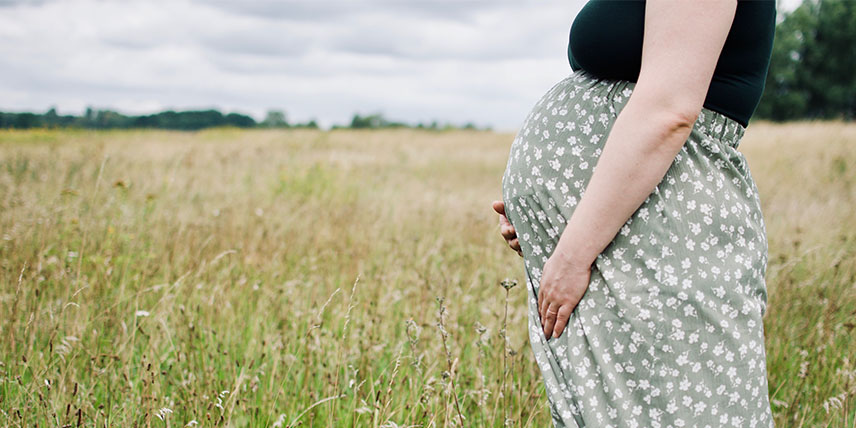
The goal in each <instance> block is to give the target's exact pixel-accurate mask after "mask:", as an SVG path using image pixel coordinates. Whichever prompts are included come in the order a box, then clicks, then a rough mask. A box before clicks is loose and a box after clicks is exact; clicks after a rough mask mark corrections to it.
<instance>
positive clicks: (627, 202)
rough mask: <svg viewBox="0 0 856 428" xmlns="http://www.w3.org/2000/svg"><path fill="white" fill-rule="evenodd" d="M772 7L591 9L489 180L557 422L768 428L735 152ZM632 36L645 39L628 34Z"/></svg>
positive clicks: (758, 88)
mask: <svg viewBox="0 0 856 428" xmlns="http://www.w3.org/2000/svg"><path fill="white" fill-rule="evenodd" d="M775 17H776V8H775V2H774V1H763V0H755V1H736V0H705V1H680V0H648V1H647V2H645V1H613V0H590V1H589V2H588V3H587V4H586V5H585V6H584V7H583V9H582V10H581V12H580V13H579V15H577V17H576V19H575V20H574V23H573V25H572V27H571V36H570V45H569V49H568V56H569V60H570V62H571V66H572V69H573V73H572V74H571V75H570V76H569V77H567V78H565V79H564V80H562V81H560V82H559V83H557V84H556V85H555V86H554V87H553V88H551V89H550V90H549V91H548V92H547V93H546V94H545V95H544V96H543V97H542V98H541V99H540V101H538V103H537V104H536V105H535V107H534V108H533V109H532V111H531V112H530V113H529V115H528V117H527V118H526V120H525V123H524V124H523V127H522V128H521V129H520V131H519V132H518V134H517V136H516V137H515V139H514V141H513V143H512V145H511V149H510V152H509V158H508V164H507V166H506V170H505V174H504V175H503V177H502V199H503V200H502V201H496V202H494V209H495V210H496V211H497V212H499V213H500V214H501V216H500V223H501V225H502V228H501V229H502V233H503V235H504V236H505V237H506V239H507V240H508V241H509V244H510V245H511V247H512V248H514V249H515V250H518V251H519V252H520V254H521V255H522V256H523V265H524V269H525V275H526V283H527V289H528V305H529V338H530V343H531V345H532V350H533V352H534V356H535V360H536V362H537V364H538V366H539V367H540V369H541V372H542V374H543V378H544V383H545V386H546V392H547V397H548V400H549V404H550V411H551V415H552V419H553V423H554V425H555V426H557V427H580V428H582V427H604V428H606V427H614V428H617V427H639V428H647V427H660V428H670V427H688V428H689V427H698V428H704V427H773V426H774V423H773V419H772V414H771V411H770V404H769V398H768V389H767V371H766V354H765V349H764V327H763V323H762V318H763V316H764V313H765V311H766V303H767V290H766V285H765V274H766V265H767V238H766V230H765V224H764V219H763V217H762V213H761V204H760V199H759V196H758V190H757V188H756V186H755V182H754V180H753V178H752V175H751V174H750V171H749V167H748V164H747V162H746V159H745V158H744V156H743V154H742V153H741V152H739V151H738V150H737V147H738V145H739V144H740V141H741V138H742V136H743V134H744V132H745V130H746V127H747V126H748V121H749V118H750V117H751V115H752V114H753V112H754V110H755V108H756V106H757V104H758V101H759V98H760V96H761V93H762V92H763V89H764V80H765V77H766V74H767V69H768V66H769V62H770V54H771V49H772V42H773V34H774V27H775ZM643 30H644V31H643Z"/></svg>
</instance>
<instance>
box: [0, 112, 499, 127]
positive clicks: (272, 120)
mask: <svg viewBox="0 0 856 428" xmlns="http://www.w3.org/2000/svg"><path fill="white" fill-rule="evenodd" d="M222 126H231V127H237V128H308V129H318V123H317V122H316V121H315V120H309V121H306V122H295V123H291V122H289V121H288V119H287V118H286V115H285V113H284V112H283V111H282V110H270V111H268V112H267V115H266V116H265V118H264V120H262V121H258V122H257V121H256V120H255V119H253V118H252V117H250V116H247V115H244V114H239V113H228V114H223V113H221V112H220V111H217V110H198V111H173V110H167V111H163V112H160V113H156V114H149V115H141V116H128V115H124V114H122V113H118V112H116V111H113V110H94V109H92V108H87V109H86V112H85V113H84V114H83V115H82V116H74V115H60V114H58V113H57V111H56V109H55V108H51V109H50V110H48V111H47V112H46V113H44V114H39V113H3V112H0V129H2V128H14V129H28V128H81V129H129V128H157V129H174V130H183V131H195V130H200V129H205V128H213V127H222ZM383 128H416V129H432V130H448V129H478V128H477V127H476V126H475V125H474V124H473V123H471V122H468V123H466V124H464V125H460V126H459V125H454V124H451V123H443V124H441V123H439V122H437V121H432V122H430V123H421V122H420V123H416V124H410V123H405V122H399V121H392V120H389V119H387V118H385V117H384V116H383V115H382V114H380V113H376V114H369V115H360V114H354V116H353V118H352V119H351V122H350V123H349V124H347V125H333V129H383ZM484 129H490V128H484Z"/></svg>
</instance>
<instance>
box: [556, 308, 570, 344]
mask: <svg viewBox="0 0 856 428" xmlns="http://www.w3.org/2000/svg"><path fill="white" fill-rule="evenodd" d="M573 311H574V310H573V308H571V307H570V306H569V305H562V307H561V308H559V314H558V315H556V325H554V326H553V336H554V337H559V336H561V335H562V333H563V332H564V331H565V327H567V325H568V320H569V319H570V318H571V312H573Z"/></svg>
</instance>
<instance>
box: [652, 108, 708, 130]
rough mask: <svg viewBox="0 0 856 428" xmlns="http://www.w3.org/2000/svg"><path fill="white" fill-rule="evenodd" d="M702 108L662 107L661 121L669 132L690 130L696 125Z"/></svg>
mask: <svg viewBox="0 0 856 428" xmlns="http://www.w3.org/2000/svg"><path fill="white" fill-rule="evenodd" d="M700 112H701V109H694V108H692V107H671V108H661V109H660V115H659V116H660V118H661V121H660V123H662V124H663V126H664V127H665V128H666V129H667V131H669V132H675V133H683V132H687V133H688V132H690V131H691V130H692V129H693V126H695V123H696V120H697V119H698V115H699V113H700Z"/></svg>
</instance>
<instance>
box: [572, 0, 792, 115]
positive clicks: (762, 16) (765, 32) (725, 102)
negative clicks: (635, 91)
mask: <svg viewBox="0 0 856 428" xmlns="http://www.w3.org/2000/svg"><path fill="white" fill-rule="evenodd" d="M644 23H645V0H622V1H619V0H589V1H588V3H586V5H585V6H583V8H582V10H580V12H579V14H578V15H577V16H576V18H575V19H574V22H573V24H572V25H571V34H570V43H568V60H569V61H570V63H571V68H572V69H573V70H574V71H576V70H579V69H583V70H586V71H588V72H590V73H592V74H593V75H595V76H597V77H601V78H606V79H621V80H629V81H632V82H635V81H636V80H637V78H638V77H639V69H640V67H641V64H642V36H643V33H644ZM775 27H776V2H775V0H740V1H738V2H737V10H736V12H735V16H734V22H733V23H732V25H731V29H730V30H729V32H728V36H727V38H726V40H725V45H724V46H723V48H722V53H721V54H720V56H719V61H718V62H717V64H716V69H715V70H714V73H713V79H712V80H711V83H710V88H709V89H708V92H707V96H706V98H705V100H704V107H707V108H709V109H711V110H713V111H717V112H720V113H722V114H724V115H726V116H728V117H731V118H732V119H734V120H736V121H737V122H739V123H740V124H741V125H743V126H744V127H745V126H747V125H748V123H749V118H750V117H751V116H752V113H754V112H755V108H756V107H758V102H759V101H760V99H761V94H762V93H763V92H764V81H765V79H766V77H767V70H768V68H769V66H770V55H771V53H772V49H773V37H774V34H775Z"/></svg>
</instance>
